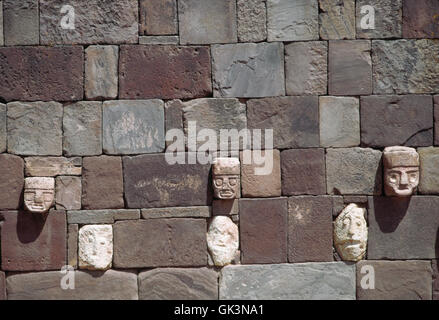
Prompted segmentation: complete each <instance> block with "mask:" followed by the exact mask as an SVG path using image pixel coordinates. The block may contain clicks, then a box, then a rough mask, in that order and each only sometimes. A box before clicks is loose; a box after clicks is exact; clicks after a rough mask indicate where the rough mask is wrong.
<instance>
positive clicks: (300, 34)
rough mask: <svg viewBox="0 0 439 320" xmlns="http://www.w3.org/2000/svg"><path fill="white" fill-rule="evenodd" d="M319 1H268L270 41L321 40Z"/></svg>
mask: <svg viewBox="0 0 439 320" xmlns="http://www.w3.org/2000/svg"><path fill="white" fill-rule="evenodd" d="M318 6H319V5H318V1H317V0H267V28H268V41H302V40H318V39H319V7H318Z"/></svg>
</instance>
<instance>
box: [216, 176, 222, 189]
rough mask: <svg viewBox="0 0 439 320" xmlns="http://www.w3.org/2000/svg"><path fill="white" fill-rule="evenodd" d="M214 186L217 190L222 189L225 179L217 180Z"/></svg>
mask: <svg viewBox="0 0 439 320" xmlns="http://www.w3.org/2000/svg"><path fill="white" fill-rule="evenodd" d="M214 184H215V187H217V188H219V187H221V186H222V185H223V178H215V180H214Z"/></svg>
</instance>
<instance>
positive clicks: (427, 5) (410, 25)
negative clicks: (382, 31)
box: [402, 0, 439, 39]
mask: <svg viewBox="0 0 439 320" xmlns="http://www.w3.org/2000/svg"><path fill="white" fill-rule="evenodd" d="M402 4H403V6H402V14H403V16H402V22H403V24H402V35H403V37H404V38H420V39H422V38H439V25H438V23H437V17H438V13H439V2H438V1H436V0H403V2H402Z"/></svg>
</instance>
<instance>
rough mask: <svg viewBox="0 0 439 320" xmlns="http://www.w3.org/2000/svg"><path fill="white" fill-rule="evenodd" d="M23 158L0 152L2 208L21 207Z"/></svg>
mask: <svg viewBox="0 0 439 320" xmlns="http://www.w3.org/2000/svg"><path fill="white" fill-rule="evenodd" d="M23 172H24V163H23V159H21V158H20V157H18V156H14V155H11V154H0V176H1V179H0V209H12V210H14V209H19V208H20V207H21V202H22V200H23V187H24V174H23Z"/></svg>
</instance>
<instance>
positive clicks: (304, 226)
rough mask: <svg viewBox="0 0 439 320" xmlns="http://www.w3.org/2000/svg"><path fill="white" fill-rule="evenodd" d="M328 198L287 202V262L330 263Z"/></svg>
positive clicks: (329, 200) (307, 197) (329, 212)
mask: <svg viewBox="0 0 439 320" xmlns="http://www.w3.org/2000/svg"><path fill="white" fill-rule="evenodd" d="M332 210H333V204H332V198H331V197H329V196H318V197H311V196H302V197H291V198H289V199H288V262H290V263H296V262H324V261H332V253H333V252H332Z"/></svg>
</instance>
